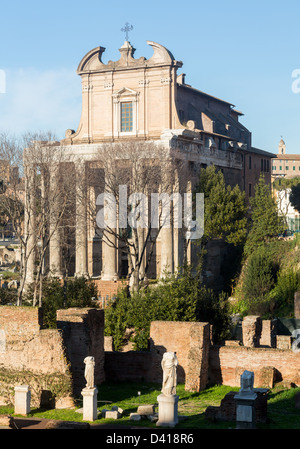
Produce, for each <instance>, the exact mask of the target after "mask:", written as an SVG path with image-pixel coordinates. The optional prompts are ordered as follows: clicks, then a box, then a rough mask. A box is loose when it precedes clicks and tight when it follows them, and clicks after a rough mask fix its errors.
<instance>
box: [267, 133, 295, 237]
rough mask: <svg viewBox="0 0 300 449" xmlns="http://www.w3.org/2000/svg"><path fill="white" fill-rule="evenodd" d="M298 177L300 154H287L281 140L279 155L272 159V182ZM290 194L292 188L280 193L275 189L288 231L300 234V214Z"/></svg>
mask: <svg viewBox="0 0 300 449" xmlns="http://www.w3.org/2000/svg"><path fill="white" fill-rule="evenodd" d="M296 177H299V179H300V154H286V144H285V142H284V140H283V139H281V140H280V142H279V145H278V154H277V155H276V157H275V158H273V159H272V182H274V181H275V180H276V179H279V180H280V179H292V178H296ZM279 182H280V181H279ZM290 192H291V189H290V188H287V189H283V190H279V191H278V190H276V189H273V193H274V195H275V197H276V199H277V203H278V208H279V211H280V213H281V214H282V215H283V216H284V217H285V218H286V222H287V231H290V232H295V231H296V232H299V231H300V214H299V211H297V210H295V209H294V208H293V206H292V205H291V203H290Z"/></svg>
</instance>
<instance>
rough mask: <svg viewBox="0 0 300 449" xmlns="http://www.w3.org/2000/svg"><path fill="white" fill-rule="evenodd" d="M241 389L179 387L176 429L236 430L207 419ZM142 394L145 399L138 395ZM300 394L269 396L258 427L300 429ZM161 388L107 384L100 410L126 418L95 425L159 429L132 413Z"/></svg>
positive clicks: (58, 413)
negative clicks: (299, 398)
mask: <svg viewBox="0 0 300 449" xmlns="http://www.w3.org/2000/svg"><path fill="white" fill-rule="evenodd" d="M238 390H239V388H236V387H228V386H225V385H219V386H213V387H209V388H207V389H205V390H203V391H201V392H199V393H192V392H187V391H185V390H184V385H182V384H179V385H178V386H177V394H178V396H179V403H178V414H179V416H185V419H184V420H180V422H179V424H178V425H177V426H176V429H230V428H231V429H234V428H235V426H236V424H235V422H216V423H213V422H210V421H208V420H207V419H206V417H205V414H204V412H205V410H206V408H207V407H208V406H209V405H214V406H219V405H220V403H221V400H222V399H223V397H224V396H225V395H226V394H227V393H228V392H229V391H238ZM138 391H140V392H141V395H140V396H139V395H138ZM299 391H300V387H299V388H292V389H289V390H282V389H279V388H274V389H272V390H270V392H269V399H268V418H269V420H268V423H267V424H257V428H259V429H300V410H299V409H296V408H295V398H294V396H295V394H296V392H299ZM160 393H161V392H160V385H158V384H150V383H149V384H148V383H147V384H145V383H129V382H126V383H112V382H105V383H103V384H102V385H100V386H98V410H99V411H101V410H102V409H103V408H106V409H109V410H110V409H111V407H112V406H113V405H117V406H119V407H121V408H122V409H123V410H124V414H123V416H122V417H121V418H120V419H118V420H117V421H116V420H112V419H105V418H102V417H100V415H99V419H97V420H96V421H94V422H93V423H94V424H115V425H118V426H119V425H124V426H125V427H126V426H131V427H132V426H134V427H149V428H156V425H155V423H151V422H150V421H149V420H147V419H142V420H141V421H134V422H133V421H131V420H130V419H129V416H130V413H135V412H136V411H137V408H138V406H139V405H143V404H156V405H157V396H158V395H159V394H160ZM76 405H77V409H78V408H80V407H82V401H81V400H78V401H77V404H76ZM13 412H14V410H13V408H12V407H0V414H11V415H13ZM29 416H31V417H34V418H44V419H54V420H61V421H76V422H82V414H80V413H78V412H76V410H74V409H73V410H67V409H65V410H41V409H33V410H32V411H31V413H30V415H29Z"/></svg>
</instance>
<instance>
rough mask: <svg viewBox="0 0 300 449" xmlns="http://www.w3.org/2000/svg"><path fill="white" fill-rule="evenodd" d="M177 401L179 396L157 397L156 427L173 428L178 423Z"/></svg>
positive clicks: (162, 395)
mask: <svg viewBox="0 0 300 449" xmlns="http://www.w3.org/2000/svg"><path fill="white" fill-rule="evenodd" d="M178 399H179V396H177V395H176V394H173V395H172V396H165V395H164V394H160V395H159V396H157V401H158V421H157V423H156V425H157V426H163V427H175V426H176V424H177V423H178Z"/></svg>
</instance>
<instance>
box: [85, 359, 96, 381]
mask: <svg viewBox="0 0 300 449" xmlns="http://www.w3.org/2000/svg"><path fill="white" fill-rule="evenodd" d="M84 363H85V371H84V377H85V380H86V388H94V386H95V385H94V370H95V359H94V357H91V356H89V357H86V358H85V359H84Z"/></svg>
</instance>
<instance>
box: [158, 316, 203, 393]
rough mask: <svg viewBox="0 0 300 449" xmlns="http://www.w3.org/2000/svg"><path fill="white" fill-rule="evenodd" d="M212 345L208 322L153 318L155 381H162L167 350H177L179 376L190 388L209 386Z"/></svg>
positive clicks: (198, 389)
mask: <svg viewBox="0 0 300 449" xmlns="http://www.w3.org/2000/svg"><path fill="white" fill-rule="evenodd" d="M209 347H210V325H209V324H208V323H194V322H180V321H153V322H152V323H151V327H150V352H151V353H152V372H153V373H152V379H153V380H152V381H153V382H161V381H162V368H161V360H162V357H163V354H164V352H166V351H172V352H176V355H177V359H178V364H179V365H178V368H177V379H178V382H184V383H185V387H186V389H187V390H189V391H200V390H202V389H203V388H205V387H206V383H207V374H208V363H209Z"/></svg>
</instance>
